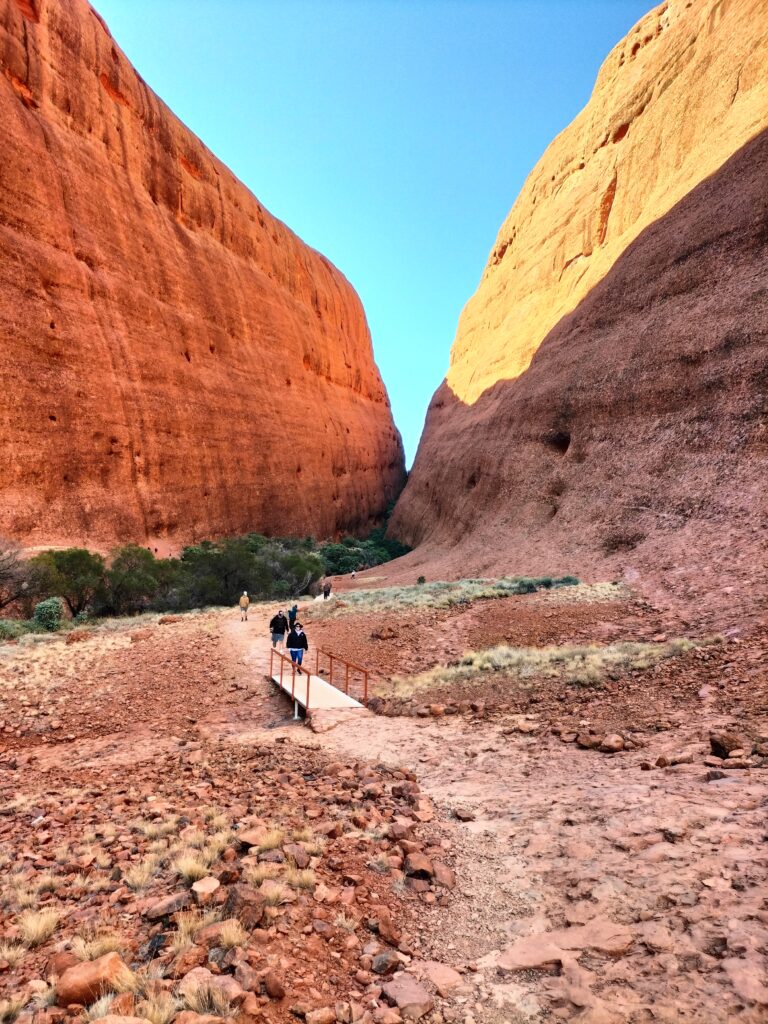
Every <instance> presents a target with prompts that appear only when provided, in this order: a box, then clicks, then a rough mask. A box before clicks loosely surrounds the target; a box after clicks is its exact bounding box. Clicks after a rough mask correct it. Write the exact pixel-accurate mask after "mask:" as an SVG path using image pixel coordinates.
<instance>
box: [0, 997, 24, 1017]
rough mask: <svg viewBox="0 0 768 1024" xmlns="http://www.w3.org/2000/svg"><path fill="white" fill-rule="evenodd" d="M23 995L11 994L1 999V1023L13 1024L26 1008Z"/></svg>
mask: <svg viewBox="0 0 768 1024" xmlns="http://www.w3.org/2000/svg"><path fill="white" fill-rule="evenodd" d="M24 1004H25V1000H24V997H23V996H10V997H9V998H8V999H3V1000H2V1001H0V1024H11V1022H12V1021H14V1020H16V1018H17V1017H18V1016H19V1014H20V1013H21V1011H22V1010H23V1009H24Z"/></svg>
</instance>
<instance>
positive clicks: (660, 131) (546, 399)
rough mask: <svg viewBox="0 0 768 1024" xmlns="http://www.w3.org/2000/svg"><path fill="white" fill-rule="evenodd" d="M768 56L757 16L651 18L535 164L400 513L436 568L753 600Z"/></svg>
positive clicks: (762, 455)
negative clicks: (565, 577) (584, 578)
mask: <svg viewBox="0 0 768 1024" xmlns="http://www.w3.org/2000/svg"><path fill="white" fill-rule="evenodd" d="M767 55H768V8H766V7H765V5H764V4H762V3H759V2H751V0H743V2H741V3H739V2H733V3H729V4H725V3H717V2H711V0H699V2H694V3H688V4H686V3H683V2H680V3H674V2H672V3H669V4H668V5H664V6H662V7H660V8H657V9H656V10H655V11H654V12H652V13H651V14H649V15H648V16H647V17H646V18H645V19H643V21H641V22H640V23H639V25H638V26H637V27H636V28H635V29H634V30H633V31H632V32H631V33H630V34H629V36H628V37H627V39H625V40H624V41H623V42H622V43H620V44H619V46H618V47H616V49H615V50H614V51H613V52H612V53H611V55H610V56H609V58H608V60H607V61H606V63H605V65H604V67H603V69H602V70H601V72H600V76H599V78H598V83H597V86H596V88H595V92H594V95H593V97H592V100H591V101H590V103H589V105H588V106H587V108H586V109H585V110H584V112H583V113H582V114H581V115H579V117H578V118H577V119H576V121H575V122H574V123H573V124H572V125H571V126H570V127H569V128H568V129H567V130H566V131H565V132H563V133H562V135H561V136H559V137H558V139H556V140H555V142H554V143H553V144H552V146H551V147H550V148H549V149H548V150H547V152H546V153H545V154H544V156H543V157H542V160H541V161H540V163H539V165H538V166H537V168H536V169H535V170H534V172H533V173H532V175H531V177H530V178H529V180H528V182H527V183H526V186H525V188H524V189H523V192H522V193H521V196H520V198H519V199H518V201H517V203H516V204H515V206H514V208H513V210H512V212H511V213H510V215H509V217H508V218H507V221H506V222H505V224H504V226H503V227H502V230H501V232H500V235H499V240H498V242H497V244H496V246H495V248H494V250H493V252H492V254H491V257H490V260H489V263H488V266H487V267H486V270H485V273H484V276H483V280H482V282H481V284H480V287H479V289H478V291H477V293H476V295H475V296H474V298H473V299H472V300H471V301H470V303H469V304H468V306H467V308H466V310H465V311H464V314H463V316H462V319H461V322H460V325H459V331H458V336H457V339H456V342H455V344H454V348H453V352H452V357H451V369H450V370H449V373H448V377H447V380H446V382H445V383H444V384H443V385H442V386H441V387H440V389H439V390H438V392H437V393H436V395H435V397H434V399H433V401H432V403H431V406H430V409H429V414H428V417H427V424H426V428H425V433H424V437H423V438H422V442H421V446H420V449H419V453H418V456H417V459H416V464H415V466H414V470H413V473H412V474H411V477H410V480H409V484H408V487H407V489H406V491H405V493H404V495H403V498H402V499H401V501H400V503H399V505H398V508H397V511H396V515H395V519H394V524H393V527H394V530H395V532H396V533H398V534H399V535H400V536H402V537H404V538H405V539H407V540H409V541H411V542H416V543H422V544H423V545H424V548H423V549H422V552H421V554H420V556H419V557H420V558H421V560H422V561H428V562H429V561H431V565H432V569H433V572H439V571H445V572H451V571H453V562H451V559H453V561H457V560H458V561H460V562H461V565H462V573H463V574H466V572H467V570H469V571H473V572H483V571H514V572H553V573H554V572H559V571H574V572H579V573H584V574H588V573H589V572H592V571H595V569H596V567H597V566H598V565H600V566H601V568H600V572H601V573H604V572H605V571H606V569H605V566H604V564H602V563H603V560H604V559H606V558H607V559H609V560H611V562H612V563H613V568H612V569H611V571H612V572H617V573H618V572H621V571H624V572H626V573H627V574H629V576H630V577H631V578H633V579H637V577H638V575H639V576H640V577H641V578H645V579H648V580H652V582H653V584H654V585H658V587H659V588H660V589H661V590H662V591H664V592H665V594H666V595H667V596H669V597H671V596H675V597H676V598H678V599H679V600H681V601H683V602H691V601H693V600H696V601H697V606H698V608H699V610H702V602H703V603H704V605H707V602H708V605H709V607H710V608H711V609H712V611H713V613H714V612H715V611H716V610H717V609H718V608H719V607H720V606H722V605H723V604H725V605H729V604H732V599H733V596H734V593H737V594H739V593H740V594H744V593H751V594H754V593H755V591H756V590H759V589H760V587H761V586H764V584H765V579H764V573H763V570H762V569H761V568H760V560H759V559H756V558H755V557H754V553H755V551H756V550H758V549H759V547H760V545H761V543H763V544H764V542H765V533H764V530H765V525H764V523H765V518H764V512H765V486H764V480H765V471H766V432H765V429H766V428H765V389H766V376H765V352H766V336H767V335H768V312H767V309H768V306H767V304H766V295H768V260H767V259H766V256H767V254H768V252H767V242H768V205H767V203H766V195H767V194H768V192H767V190H766V184H768V182H767V180H766V167H768V138H766V135H765V134H764V130H765V128H766V125H768V74H766V72H765V68H766V56H767ZM457 564H458V562H457ZM705 598H706V600H705Z"/></svg>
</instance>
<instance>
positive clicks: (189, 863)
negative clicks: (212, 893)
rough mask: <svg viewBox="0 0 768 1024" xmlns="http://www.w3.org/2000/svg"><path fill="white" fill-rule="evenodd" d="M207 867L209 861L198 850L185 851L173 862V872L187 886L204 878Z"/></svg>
mask: <svg viewBox="0 0 768 1024" xmlns="http://www.w3.org/2000/svg"><path fill="white" fill-rule="evenodd" d="M209 866H210V861H209V860H208V859H207V857H205V856H204V855H203V854H202V853H201V852H200V851H198V850H185V851H183V852H182V853H180V854H179V856H178V857H177V858H176V860H175V861H174V862H173V870H174V871H175V872H176V874H177V875H178V876H179V877H180V878H181V879H182V880H183V881H184V882H186V883H187V885H192V883H193V882H197V881H199V879H201V878H205V876H206V875H207V874H208V868H209Z"/></svg>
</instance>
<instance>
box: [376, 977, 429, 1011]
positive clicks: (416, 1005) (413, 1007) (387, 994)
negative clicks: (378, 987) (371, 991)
mask: <svg viewBox="0 0 768 1024" xmlns="http://www.w3.org/2000/svg"><path fill="white" fill-rule="evenodd" d="M382 992H383V995H384V998H385V999H386V1000H387V1001H388V1002H389V1003H391V1004H392V1005H393V1006H396V1007H397V1008H398V1010H399V1011H400V1013H401V1014H402V1016H403V1017H404V1018H405V1019H406V1020H419V1018H420V1017H423V1016H424V1015H425V1014H427V1013H429V1011H430V1010H431V1009H432V1007H433V1006H434V1000H433V999H432V996H431V995H430V994H429V992H428V991H427V990H426V988H425V987H424V986H423V985H422V984H421V982H420V981H418V980H417V979H416V978H414V976H413V975H412V974H407V973H405V972H404V973H402V974H398V975H397V976H396V977H394V978H393V979H392V980H391V981H388V982H386V983H385V984H384V986H383V988H382Z"/></svg>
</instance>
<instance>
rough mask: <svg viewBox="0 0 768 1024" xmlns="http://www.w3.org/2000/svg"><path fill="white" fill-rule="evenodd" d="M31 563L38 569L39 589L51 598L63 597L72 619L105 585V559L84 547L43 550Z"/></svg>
mask: <svg viewBox="0 0 768 1024" xmlns="http://www.w3.org/2000/svg"><path fill="white" fill-rule="evenodd" d="M32 563H33V565H34V566H35V567H36V568H38V569H39V570H40V587H41V588H42V589H43V590H44V591H45V592H47V593H48V594H49V595H50V596H52V597H62V598H63V599H64V600H65V601H66V603H67V607H68V608H69V611H70V613H71V615H72V617H73V618H74V617H75V616H76V615H80V614H81V612H84V611H85V610H86V609H87V608H88V607H89V606H90V604H91V602H92V601H93V599H94V597H95V596H96V594H97V592H98V591H99V590H100V589H101V588H103V586H104V572H105V569H104V559H103V558H102V557H101V555H97V554H95V553H94V552H92V551H86V549H85V548H65V549H64V550H62V551H44V552H42V554H39V555H36V556H35V557H34V558H33V559H32Z"/></svg>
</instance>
